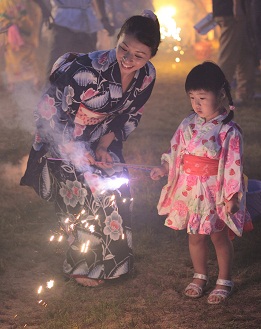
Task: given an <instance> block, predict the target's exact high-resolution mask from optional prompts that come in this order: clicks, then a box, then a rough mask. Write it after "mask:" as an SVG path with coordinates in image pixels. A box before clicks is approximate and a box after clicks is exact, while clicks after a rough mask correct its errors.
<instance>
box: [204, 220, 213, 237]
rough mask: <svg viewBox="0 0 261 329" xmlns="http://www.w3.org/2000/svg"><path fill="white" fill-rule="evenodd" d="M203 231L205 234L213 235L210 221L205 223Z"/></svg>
mask: <svg viewBox="0 0 261 329" xmlns="http://www.w3.org/2000/svg"><path fill="white" fill-rule="evenodd" d="M203 231H204V234H211V231H212V229H211V224H210V222H209V221H205V223H204V226H203Z"/></svg>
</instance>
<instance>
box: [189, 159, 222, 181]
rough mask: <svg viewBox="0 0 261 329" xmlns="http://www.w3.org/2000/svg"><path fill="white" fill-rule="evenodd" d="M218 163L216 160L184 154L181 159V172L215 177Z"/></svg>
mask: <svg viewBox="0 0 261 329" xmlns="http://www.w3.org/2000/svg"><path fill="white" fill-rule="evenodd" d="M218 163H219V161H218V160H216V159H209V158H206V157H200V156H196V155H191V154H185V155H184V157H183V170H184V172H185V173H187V174H190V175H197V176H215V175H217V173H218Z"/></svg>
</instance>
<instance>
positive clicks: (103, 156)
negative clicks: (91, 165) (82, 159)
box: [95, 145, 113, 169]
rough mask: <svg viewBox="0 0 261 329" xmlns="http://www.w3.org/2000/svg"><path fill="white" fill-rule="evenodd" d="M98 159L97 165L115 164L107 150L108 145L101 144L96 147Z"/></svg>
mask: <svg viewBox="0 0 261 329" xmlns="http://www.w3.org/2000/svg"><path fill="white" fill-rule="evenodd" d="M95 154H96V159H97V160H98V162H99V163H97V162H96V165H97V166H98V167H100V168H104V169H105V168H111V167H112V165H113V160H112V157H111V156H110V154H109V153H108V151H107V148H106V147H103V146H99V145H98V147H97V149H96V152H95Z"/></svg>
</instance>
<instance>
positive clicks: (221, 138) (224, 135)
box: [219, 132, 227, 144]
mask: <svg viewBox="0 0 261 329" xmlns="http://www.w3.org/2000/svg"><path fill="white" fill-rule="evenodd" d="M226 135H227V133H226V132H221V133H220V134H219V138H220V141H221V144H222V143H223V142H224V140H225V138H226Z"/></svg>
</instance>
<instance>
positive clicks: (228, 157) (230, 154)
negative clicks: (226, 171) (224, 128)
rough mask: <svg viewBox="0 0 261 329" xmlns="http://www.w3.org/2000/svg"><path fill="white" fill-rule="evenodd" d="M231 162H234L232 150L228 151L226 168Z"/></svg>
mask: <svg viewBox="0 0 261 329" xmlns="http://www.w3.org/2000/svg"><path fill="white" fill-rule="evenodd" d="M233 162H234V153H233V152H228V154H227V161H226V164H225V167H226V168H229V167H231V166H232V164H233Z"/></svg>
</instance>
